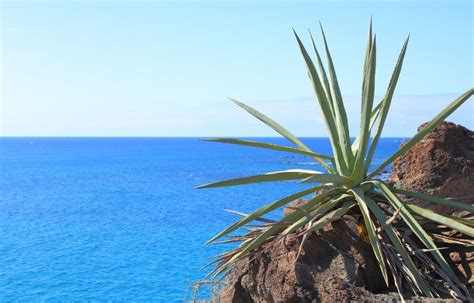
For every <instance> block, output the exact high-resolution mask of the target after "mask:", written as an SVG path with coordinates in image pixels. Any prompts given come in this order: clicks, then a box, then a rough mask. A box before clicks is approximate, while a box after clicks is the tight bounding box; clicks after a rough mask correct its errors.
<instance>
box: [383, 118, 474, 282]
mask: <svg viewBox="0 0 474 303" xmlns="http://www.w3.org/2000/svg"><path fill="white" fill-rule="evenodd" d="M424 125H425V124H422V125H421V126H420V127H419V128H418V130H420V129H421V128H422V127H423V126H424ZM391 180H392V182H394V183H395V186H396V187H398V188H402V189H405V190H409V191H417V192H423V193H426V194H429V195H433V196H437V197H442V198H448V197H451V198H454V199H455V200H459V201H461V202H465V203H470V204H474V132H472V131H470V130H469V129H467V128H465V127H463V126H461V125H456V124H454V123H450V122H443V123H442V124H440V125H439V126H438V127H436V128H435V129H434V130H433V131H431V132H430V133H428V135H427V136H426V137H425V138H424V139H423V140H422V141H420V142H419V143H418V144H416V145H415V146H413V148H411V149H410V150H409V151H408V152H407V153H405V154H404V155H402V156H401V157H399V158H398V159H396V160H395V163H394V167H393V174H392V177H391ZM456 198H457V199H456ZM414 202H415V203H418V204H421V205H422V206H423V207H427V208H430V209H432V210H434V211H436V212H440V213H450V212H453V211H455V210H454V209H450V208H449V207H446V206H441V205H433V204H430V203H423V202H421V201H414ZM456 250H458V251H456ZM449 257H450V259H451V260H452V263H453V264H454V265H456V267H457V269H458V270H459V274H460V275H462V276H464V277H465V278H466V280H469V282H470V283H474V279H473V272H474V248H467V249H463V248H460V247H458V248H455V250H454V251H453V252H451V253H450V254H449Z"/></svg>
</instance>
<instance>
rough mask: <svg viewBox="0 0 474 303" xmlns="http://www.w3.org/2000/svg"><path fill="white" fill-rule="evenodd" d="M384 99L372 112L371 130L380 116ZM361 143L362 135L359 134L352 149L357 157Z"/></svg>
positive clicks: (370, 130)
mask: <svg viewBox="0 0 474 303" xmlns="http://www.w3.org/2000/svg"><path fill="white" fill-rule="evenodd" d="M382 104H383V100H382V101H380V102H379V104H377V106H376V107H375V108H374V109H373V110H372V113H371V114H370V126H369V132H370V133H371V132H372V128H373V127H374V125H375V122H376V121H377V119H378V117H379V116H380V110H381V108H382ZM359 144H360V136H357V137H356V139H355V140H354V143H352V146H351V149H352V153H353V154H354V156H355V157H357V150H358V149H359Z"/></svg>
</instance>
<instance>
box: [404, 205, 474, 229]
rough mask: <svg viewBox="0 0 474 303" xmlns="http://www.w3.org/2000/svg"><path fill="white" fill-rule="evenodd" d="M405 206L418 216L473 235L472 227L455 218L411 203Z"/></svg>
mask: <svg viewBox="0 0 474 303" xmlns="http://www.w3.org/2000/svg"><path fill="white" fill-rule="evenodd" d="M407 207H408V209H409V210H411V211H412V212H414V213H415V214H417V215H419V216H422V217H423V218H426V219H428V220H431V221H434V222H437V223H439V224H443V225H446V226H447V227H449V228H452V229H455V230H457V231H459V232H461V233H463V234H465V235H468V236H470V237H474V228H471V227H469V226H466V225H464V224H462V223H460V222H458V221H456V220H453V219H451V218H448V217H445V216H442V215H439V214H437V213H435V212H433V211H431V210H428V209H424V208H421V207H418V206H416V205H413V204H407Z"/></svg>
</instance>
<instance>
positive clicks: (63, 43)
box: [1, 0, 474, 136]
mask: <svg viewBox="0 0 474 303" xmlns="http://www.w3.org/2000/svg"><path fill="white" fill-rule="evenodd" d="M1 3H2V15H1V34H2V40H1V41H2V45H1V59H2V63H1V84H2V86H1V134H2V135H8V136H269V135H274V133H273V132H272V131H271V130H268V129H267V128H266V127H265V126H264V125H263V124H261V123H260V122H259V121H256V120H254V119H253V118H252V117H250V116H248V115H247V114H246V113H244V112H243V111H242V110H241V109H239V108H237V107H236V106H235V105H233V104H232V103H231V102H229V101H228V100H227V99H226V97H234V98H236V99H239V100H241V101H243V102H246V103H248V104H250V105H252V106H254V107H255V108H257V109H259V110H261V111H263V112H265V113H266V114H268V115H269V116H271V117H273V118H274V119H275V120H277V121H279V122H280V123H282V124H283V125H284V126H286V127H287V128H288V129H289V130H291V131H293V132H294V133H295V134H297V135H299V136H325V130H324V126H323V124H322V123H321V119H320V118H319V110H318V108H317V106H316V103H315V99H314V97H313V94H312V89H311V85H310V82H309V80H308V78H307V76H306V71H305V67H304V63H303V61H302V58H301V55H300V54H299V51H298V48H297V45H296V42H295V39H294V37H293V34H292V28H293V27H294V28H295V29H296V30H297V31H298V32H299V33H300V34H301V35H302V37H303V38H304V40H305V41H306V42H308V39H307V38H308V37H307V35H306V30H307V28H311V29H312V30H313V32H314V33H317V34H319V33H318V21H321V22H322V23H323V25H324V27H325V30H326V34H327V36H328V42H329V44H330V48H331V51H332V56H333V59H334V61H335V66H336V70H337V72H338V77H339V81H340V85H341V89H342V93H343V95H344V96H345V97H346V101H347V106H348V112H349V117H350V119H352V121H351V124H350V126H351V127H352V133H353V134H354V133H355V131H356V130H357V129H358V120H357V119H358V117H357V116H358V114H359V112H360V110H359V108H358V106H359V98H358V95H359V94H360V87H361V74H362V63H363V56H364V50H365V44H366V36H367V26H368V21H369V18H370V16H372V17H373V21H374V30H375V32H376V34H377V43H378V45H377V48H378V49H377V51H378V58H377V68H378V69H377V86H376V94H377V95H379V96H380V95H383V93H384V90H385V89H386V86H387V84H388V80H389V78H390V74H391V71H392V68H393V66H394V64H395V61H396V58H397V56H398V52H399V50H400V48H401V45H402V43H403V40H404V39H405V37H406V36H407V34H408V33H411V41H410V45H409V48H408V52H407V56H406V60H405V64H404V68H403V70H402V75H401V77H400V81H399V85H398V88H397V91H396V96H397V97H396V98H395V99H394V105H393V110H392V113H391V116H390V118H389V120H388V121H387V128H386V130H385V133H384V135H385V136H410V135H412V134H413V132H415V130H416V128H417V127H418V125H419V124H420V123H422V122H424V121H426V120H428V119H429V118H431V117H432V116H434V115H435V114H436V113H437V112H438V111H439V110H441V109H442V108H443V107H444V106H445V105H446V104H448V103H449V102H450V101H451V100H452V99H454V98H455V97H456V96H457V95H459V94H460V93H462V92H464V91H465V90H467V89H468V88H469V87H472V85H473V53H474V52H473V45H472V43H473V42H472V41H473V6H472V2H471V1H444V2H441V1H439V2H433V1H398V2H388V1H377V2H375V1H374V2H367V1H366V2H360V1H337V2H329V1H311V2H310V1H308V2H303V1H296V2H295V1H291V2H290V1H288V2H282V1H272V2H270V1H257V2H254V1H252V2H251V1H242V2H238V1H227V2H223V1H222V2H218V1H212V2H211V1H207V2H206V1H202V2H198V1H193V2H190V1H187V2H184V1H175V2H171V1H170V2H162V1H138V2H137V1H87V0H84V1H54V2H44V1H34V2H33V1H2V2H1ZM317 36H318V37H317V39H318V40H317V41H318V42H320V41H321V40H320V37H319V35H317ZM473 116H474V106H473V100H470V101H468V103H467V104H465V105H463V106H462V107H461V108H460V110H459V111H458V112H457V113H455V114H454V115H453V116H451V117H450V118H449V120H451V121H453V122H457V123H462V124H464V125H466V126H468V127H470V128H474V118H473Z"/></svg>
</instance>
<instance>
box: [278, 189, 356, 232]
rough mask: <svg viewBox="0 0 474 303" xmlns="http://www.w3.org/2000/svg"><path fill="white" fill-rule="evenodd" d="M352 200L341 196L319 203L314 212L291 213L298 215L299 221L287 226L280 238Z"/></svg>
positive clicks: (346, 196) (298, 210)
mask: <svg viewBox="0 0 474 303" xmlns="http://www.w3.org/2000/svg"><path fill="white" fill-rule="evenodd" d="M351 198H353V197H352V196H351V195H341V196H339V197H337V198H333V199H331V200H329V201H327V202H324V203H321V205H319V206H318V207H317V208H316V209H315V210H313V211H311V212H309V209H295V210H294V211H293V213H299V214H300V219H299V220H298V221H295V223H293V224H292V225H290V226H288V227H287V228H286V229H285V230H284V231H283V232H282V233H281V235H282V236H286V235H288V234H290V233H292V232H294V231H295V230H297V229H298V228H300V227H302V226H303V225H305V224H306V223H308V222H309V221H311V220H312V219H313V218H314V217H315V216H317V215H321V214H325V213H326V212H328V211H329V210H331V209H333V208H334V207H336V206H337V205H338V204H340V203H341V202H344V201H347V199H351Z"/></svg>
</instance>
